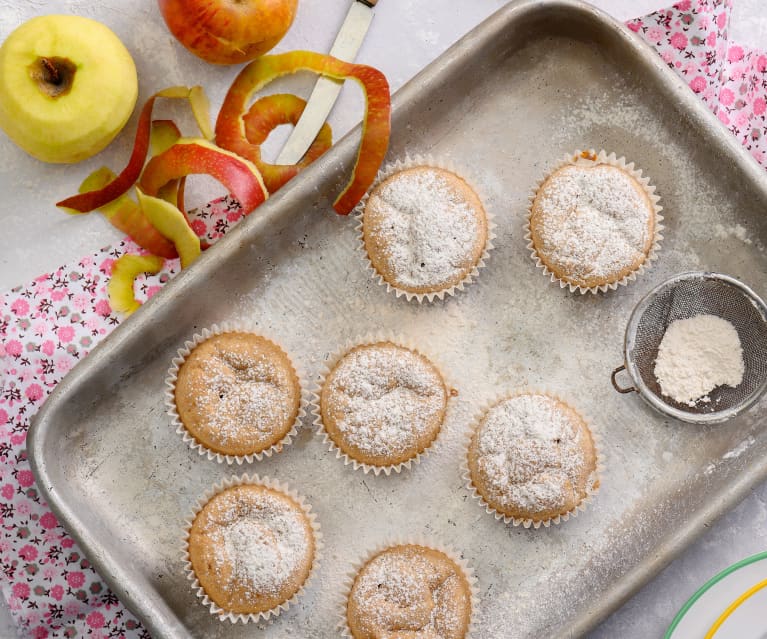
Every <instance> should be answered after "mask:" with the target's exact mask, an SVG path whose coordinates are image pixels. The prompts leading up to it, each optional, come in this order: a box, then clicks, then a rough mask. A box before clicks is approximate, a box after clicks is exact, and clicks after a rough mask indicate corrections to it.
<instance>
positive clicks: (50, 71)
mask: <svg viewBox="0 0 767 639" xmlns="http://www.w3.org/2000/svg"><path fill="white" fill-rule="evenodd" d="M41 61H42V63H43V66H44V67H45V70H46V72H47V73H46V76H45V81H46V82H49V83H50V84H56V85H57V84H61V74H59V70H58V69H57V68H56V65H55V64H53V62H52V61H51V60H50V59H48V58H42V59H41Z"/></svg>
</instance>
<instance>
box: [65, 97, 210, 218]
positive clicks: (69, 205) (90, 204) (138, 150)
mask: <svg viewBox="0 0 767 639" xmlns="http://www.w3.org/2000/svg"><path fill="white" fill-rule="evenodd" d="M157 98H173V99H187V100H189V101H190V103H191V104H192V112H193V113H194V115H195V118H197V117H200V116H202V115H204V114H205V112H206V109H207V97H205V93H204V91H203V90H202V88H200V87H192V88H189V87H169V88H167V89H163V90H162V91H158V92H157V93H155V94H154V95H153V96H152V97H151V98H149V99H148V100H147V101H146V103H145V104H144V106H143V108H142V109H141V114H140V115H139V121H138V127H137V128H136V137H135V141H134V143H133V151H132V153H131V156H130V160H128V165H127V166H126V167H125V168H124V169H123V170H122V172H121V173H120V175H118V176H117V177H116V178H115V179H114V180H112V181H111V182H110V183H109V184H106V185H105V186H103V187H102V188H100V189H97V190H93V191H88V192H86V193H80V194H78V195H73V196H72V197H68V198H66V199H65V200H62V201H61V202H57V203H56V206H59V207H62V208H65V209H73V210H75V211H79V212H81V213H86V212H88V211H93V210H95V209H98V208H101V207H102V206H104V205H105V204H107V203H108V202H111V201H112V200H115V199H117V198H118V197H120V196H121V195H123V194H124V193H127V192H128V189H130V188H131V186H133V185H134V184H135V183H136V181H137V180H138V179H139V176H140V175H141V169H142V168H143V166H144V161H145V160H146V155H147V151H148V150H149V142H150V133H151V124H152V109H153V107H154V103H155V101H156V100H157ZM203 100H204V103H203ZM195 105H196V106H195ZM197 124H198V126H199V127H200V130H201V131H202V132H203V135H205V128H206V127H207V129H208V131H209V129H210V120H208V121H207V123H206V122H205V121H204V119H203V121H202V122H201V121H200V120H198V121H197Z"/></svg>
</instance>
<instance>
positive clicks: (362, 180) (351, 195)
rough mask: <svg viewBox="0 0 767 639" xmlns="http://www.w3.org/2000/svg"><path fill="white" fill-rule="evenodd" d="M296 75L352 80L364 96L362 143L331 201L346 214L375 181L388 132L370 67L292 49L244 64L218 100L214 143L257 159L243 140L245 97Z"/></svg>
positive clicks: (380, 83)
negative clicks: (351, 168)
mask: <svg viewBox="0 0 767 639" xmlns="http://www.w3.org/2000/svg"><path fill="white" fill-rule="evenodd" d="M297 71H313V72H314V73H317V74H320V75H326V76H328V77H331V78H334V79H336V80H346V79H348V78H351V79H353V80H356V81H357V82H358V83H359V84H360V85H361V86H362V89H363V91H364V93H365V101H366V108H365V114H364V117H363V121H362V141H361V143H360V148H359V150H358V152H357V159H356V161H355V164H354V171H353V174H352V178H351V180H350V181H349V183H348V184H347V185H346V188H345V189H344V190H343V192H342V193H341V194H340V195H339V196H338V198H337V199H336V201H335V202H334V203H333V208H335V210H336V212H338V213H340V214H341V215H347V214H348V213H350V212H351V211H352V209H354V207H355V206H356V205H357V203H358V202H359V201H360V200H361V199H362V196H363V195H365V192H366V191H367V190H368V188H370V186H371V185H372V184H373V181H374V180H375V176H376V173H377V172H378V169H379V167H380V166H381V163H382V162H383V159H384V156H385V155H386V149H387V148H388V146H389V133H390V131H391V97H390V95H389V83H388V82H387V81H386V76H384V74H383V73H381V72H380V71H378V70H377V69H374V68H373V67H369V66H365V65H362V64H352V63H350V62H343V61H341V60H338V59H336V58H333V57H331V56H327V55H323V54H320V53H313V52H311V51H292V52H290V53H282V54H279V55H266V56H263V57H261V58H258V59H257V60H254V61H253V62H251V63H250V64H248V65H247V66H246V67H245V68H244V69H243V70H242V71H241V72H240V74H239V75H238V76H237V78H236V79H235V81H234V83H233V84H232V86H231V87H230V88H229V91H228V92H227V94H226V98H225V99H224V104H223V105H222V107H221V110H220V111H219V113H218V118H217V120H216V143H217V144H218V145H219V146H221V147H223V148H225V149H229V150H230V151H233V152H234V153H237V154H238V155H241V156H242V157H245V158H247V159H249V160H250V161H251V162H254V163H255V162H256V161H260V156H261V152H260V147H259V145H257V144H253V143H251V142H250V141H249V140H248V138H247V133H246V127H245V116H246V111H247V103H248V102H249V100H250V98H251V96H252V95H253V94H254V93H255V92H256V91H259V90H261V89H262V88H263V87H265V86H266V85H267V84H269V83H270V82H272V81H273V80H275V79H277V78H279V77H282V76H284V75H288V74H291V73H295V72H297Z"/></svg>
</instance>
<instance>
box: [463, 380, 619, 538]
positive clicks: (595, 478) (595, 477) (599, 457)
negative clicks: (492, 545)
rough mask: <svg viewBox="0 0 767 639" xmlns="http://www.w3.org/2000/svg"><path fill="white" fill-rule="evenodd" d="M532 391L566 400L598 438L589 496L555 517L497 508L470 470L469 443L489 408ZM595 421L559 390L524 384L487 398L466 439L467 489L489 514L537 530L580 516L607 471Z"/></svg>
mask: <svg viewBox="0 0 767 639" xmlns="http://www.w3.org/2000/svg"><path fill="white" fill-rule="evenodd" d="M528 394H536V395H546V396H547V397H551V398H552V399H555V400H557V401H560V402H562V403H563V404H566V405H567V406H569V407H570V408H571V409H572V410H574V411H575V412H576V414H577V415H578V416H579V417H580V418H581V419H582V420H583V422H584V423H585V424H586V426H587V427H588V429H589V432H590V433H591V439H592V440H593V442H594V451H595V453H596V467H595V469H594V471H593V472H592V473H591V481H590V482H589V485H588V486H587V487H586V495H585V497H584V498H583V499H582V500H581V501H580V502H579V503H578V504H576V506H575V507H574V508H573V509H572V510H569V511H568V512H566V513H562V514H559V515H556V516H555V517H552V518H550V519H546V520H538V521H536V520H533V519H526V518H523V517H512V516H511V515H507V514H505V513H502V512H500V511H498V510H496V509H495V508H493V507H492V506H491V505H490V504H489V503H487V501H485V498H484V497H483V496H482V495H481V494H480V492H479V491H478V490H477V488H476V487H475V486H474V482H473V481H472V479H471V472H470V471H469V447H470V446H471V440H472V438H473V437H474V433H475V432H476V431H477V428H478V427H479V424H480V422H481V420H482V418H483V417H484V416H485V414H486V413H487V411H488V410H490V409H491V408H492V407H493V406H495V405H496V404H498V403H499V402H501V401H503V400H505V399H510V398H512V397H518V396H520V395H528ZM592 424H593V422H592V421H591V420H590V419H588V416H585V415H584V414H583V413H582V412H581V411H580V410H579V409H577V408H575V407H574V406H573V405H572V404H571V403H570V402H568V401H566V400H564V399H562V397H561V396H559V395H558V394H557V393H552V392H549V391H547V390H540V389H536V388H523V389H520V390H516V391H513V392H510V393H504V394H501V395H497V396H495V397H494V398H493V399H491V400H490V401H488V402H485V404H483V405H482V407H481V409H480V410H479V411H478V412H477V414H476V415H475V417H474V419H473V420H472V423H471V427H470V428H469V431H468V434H467V436H466V443H465V445H464V453H463V461H462V462H461V477H462V478H463V480H464V484H465V486H466V489H467V490H468V491H469V492H470V493H471V496H472V498H473V499H475V500H477V503H478V504H479V506H480V507H481V508H483V509H484V510H485V512H487V513H488V514H489V515H493V517H495V519H496V520H501V519H502V520H503V522H504V523H505V524H512V525H513V526H522V527H523V528H530V527H532V528H534V529H536V530H537V529H538V528H540V527H541V526H543V527H544V528H548V527H549V526H551V525H552V524H560V523H561V522H563V521H567V520H568V519H570V517H577V516H578V511H585V510H586V509H587V507H588V505H589V503H590V502H591V501H592V499H593V498H594V495H596V494H597V493H598V492H599V487H600V485H601V481H602V476H603V474H604V464H605V456H604V447H603V446H602V439H601V437H600V435H599V433H598V432H595V430H594V427H593V425H592Z"/></svg>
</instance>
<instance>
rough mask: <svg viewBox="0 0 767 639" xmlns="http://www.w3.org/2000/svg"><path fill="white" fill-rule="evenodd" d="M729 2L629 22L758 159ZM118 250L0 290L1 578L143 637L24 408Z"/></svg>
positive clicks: (214, 226)
mask: <svg viewBox="0 0 767 639" xmlns="http://www.w3.org/2000/svg"><path fill="white" fill-rule="evenodd" d="M731 3H732V0H682V1H681V2H679V3H677V4H676V5H675V6H674V7H673V8H671V9H667V10H662V11H658V12H656V13H653V14H651V15H649V16H647V17H645V18H640V19H637V20H631V21H630V22H629V23H628V26H629V28H630V29H631V30H632V31H634V32H636V33H638V34H639V35H640V36H641V37H642V38H644V39H645V40H646V41H647V42H649V43H650V44H651V45H652V46H654V47H655V48H656V49H657V50H658V51H659V53H660V55H661V56H662V57H663V59H664V60H665V61H666V62H667V63H668V64H669V66H671V67H672V68H673V69H675V70H676V71H677V72H678V73H679V74H680V75H681V76H682V77H683V78H684V79H685V80H686V81H687V82H688V83H689V85H690V88H691V89H692V90H693V91H694V92H695V93H697V94H699V95H700V97H701V98H702V99H703V100H704V102H705V103H706V104H707V105H708V106H709V107H710V108H711V110H712V111H714V113H716V114H717V116H718V117H719V119H720V120H721V121H722V122H723V123H724V124H725V125H726V126H727V127H728V128H729V129H730V130H731V131H732V133H733V134H734V135H735V136H737V137H738V139H739V140H740V141H741V142H742V143H743V144H744V145H745V147H746V148H747V149H748V150H749V151H750V152H751V153H752V154H753V155H754V157H755V158H756V159H757V160H758V161H759V162H761V163H762V164H765V165H767V156H766V155H765V152H766V151H767V143H766V142H765V133H767V131H766V129H765V127H766V125H767V122H765V110H766V106H767V105H766V103H765V97H767V55H766V54H765V53H764V52H759V51H754V50H749V49H747V48H746V47H742V46H739V45H737V44H734V43H731V42H729V41H728V39H727V23H728V20H729V16H730V9H731ZM240 217H241V212H240V211H239V208H238V205H237V203H236V202H234V201H232V200H231V199H228V198H224V199H222V200H218V201H215V202H212V203H211V204H209V205H208V206H206V207H205V208H204V209H203V210H202V211H201V212H199V213H198V215H197V217H196V219H195V221H194V223H193V226H194V228H195V231H196V232H197V233H198V234H199V235H200V236H203V237H205V238H206V239H208V240H209V241H215V240H216V239H218V238H219V237H221V235H223V234H224V233H225V232H226V230H227V228H229V227H230V226H231V225H233V224H235V223H236V222H237V221H238V220H239V218H240ZM125 252H137V247H136V246H135V245H134V244H133V243H132V242H131V241H129V240H125V241H123V242H121V243H120V244H119V245H118V246H116V247H110V248H107V249H104V250H102V251H99V252H98V253H97V254H95V255H91V256H88V257H85V258H83V259H81V260H80V261H79V262H77V263H76V264H71V265H68V266H63V267H61V268H59V269H57V270H56V271H54V272H53V273H49V274H47V275H43V276H41V277H38V278H37V279H35V281H34V282H32V283H31V284H30V285H28V286H24V287H19V288H16V289H13V290H12V291H10V292H9V293H7V294H6V295H5V296H3V297H2V299H0V569H1V570H2V576H0V588H1V589H2V593H3V596H4V597H5V599H6V601H7V602H8V606H9V608H10V610H11V611H12V614H13V616H14V618H15V619H16V620H17V622H18V625H19V628H20V629H21V632H22V633H23V635H24V636H27V637H34V638H36V639H43V638H45V637H83V636H89V637H92V638H93V639H102V638H105V637H120V638H125V639H128V638H131V639H133V638H148V637H149V635H148V633H147V632H146V630H144V629H143V628H142V627H141V625H140V624H139V623H138V621H137V620H136V619H135V618H134V617H133V616H132V615H131V614H130V612H128V611H127V610H126V609H125V608H124V607H123V606H122V605H121V604H120V602H119V601H118V600H117V598H116V597H115V595H114V594H112V593H111V592H110V591H109V589H108V588H107V587H106V586H105V584H104V583H103V582H102V581H101V579H100V578H99V576H98V575H97V574H96V573H95V572H94V570H93V568H92V567H91V566H90V564H89V562H88V560H87V559H86V558H85V557H83V555H82V553H81V552H80V550H79V549H78V548H77V546H76V545H75V543H74V542H73V540H72V539H71V538H70V537H69V536H68V535H67V533H66V532H65V531H64V530H63V529H62V528H61V526H60V525H59V524H58V522H57V521H56V517H55V516H54V515H53V513H51V512H50V510H49V509H48V508H47V506H46V504H45V503H44V502H43V501H42V500H41V499H40V495H39V493H38V490H37V488H36V486H35V479H34V477H33V475H32V471H31V470H30V466H29V462H28V460H27V453H26V447H25V441H26V436H27V429H28V427H29V420H30V417H31V416H32V415H33V414H34V412H35V411H36V410H37V409H38V408H39V406H40V404H41V403H42V402H43V401H44V399H45V398H46V397H47V396H48V394H49V393H50V392H51V390H52V389H53V388H54V386H55V385H56V384H57V383H58V382H59V381H60V380H61V379H62V377H63V376H64V375H65V374H66V372H67V371H68V370H69V369H70V368H71V367H72V366H73V365H74V364H75V362H77V360H78V359H80V358H81V357H83V356H85V355H87V353H88V352H89V351H90V350H91V349H92V348H93V347H95V346H96V344H97V343H98V342H99V341H100V340H101V339H102V338H103V337H104V336H105V335H107V334H108V333H109V332H110V331H111V330H112V328H113V327H115V326H116V325H117V324H119V323H120V321H121V319H122V318H121V317H119V316H118V315H116V314H115V313H113V312H112V309H111V308H110V306H109V303H108V301H107V298H106V291H105V287H106V282H107V278H108V276H109V274H110V272H111V268H112V264H113V263H114V261H115V259H117V258H118V257H119V256H120V255H122V254H123V253H125ZM177 270H178V263H177V261H175V260H174V261H168V262H166V265H165V269H164V270H163V271H162V272H161V273H159V274H158V275H154V276H151V277H144V278H141V279H140V281H139V282H138V284H137V287H136V288H137V294H138V295H139V298H140V299H146V298H148V297H150V296H152V295H153V294H154V293H156V292H157V291H158V290H159V289H160V287H161V286H162V284H163V283H164V282H166V281H167V280H168V279H170V277H172V276H173V274H174V273H175V272H176V271H177Z"/></svg>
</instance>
